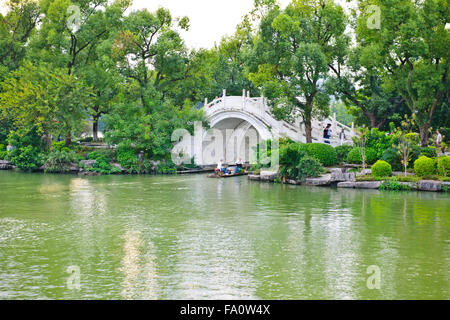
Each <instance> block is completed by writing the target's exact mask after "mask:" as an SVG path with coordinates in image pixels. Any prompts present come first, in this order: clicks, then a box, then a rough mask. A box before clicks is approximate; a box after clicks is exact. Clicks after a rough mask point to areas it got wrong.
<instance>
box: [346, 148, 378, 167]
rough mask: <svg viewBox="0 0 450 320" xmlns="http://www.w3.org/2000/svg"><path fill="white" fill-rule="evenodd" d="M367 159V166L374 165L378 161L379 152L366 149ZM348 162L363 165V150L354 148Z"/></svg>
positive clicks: (348, 156) (349, 154)
mask: <svg viewBox="0 0 450 320" xmlns="http://www.w3.org/2000/svg"><path fill="white" fill-rule="evenodd" d="M365 157H366V163H367V164H373V163H375V161H377V152H376V150H375V149H373V148H365ZM347 162H348V163H354V164H362V154H361V148H353V149H352V150H351V151H350V152H349V153H348V155H347Z"/></svg>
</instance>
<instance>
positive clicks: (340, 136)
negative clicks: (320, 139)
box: [339, 128, 347, 146]
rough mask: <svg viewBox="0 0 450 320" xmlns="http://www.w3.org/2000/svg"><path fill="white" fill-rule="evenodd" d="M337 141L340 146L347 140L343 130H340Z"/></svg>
mask: <svg viewBox="0 0 450 320" xmlns="http://www.w3.org/2000/svg"><path fill="white" fill-rule="evenodd" d="M339 139H340V140H341V146H342V145H343V144H344V142H345V140H347V137H346V136H345V129H344V128H342V130H341V132H339Z"/></svg>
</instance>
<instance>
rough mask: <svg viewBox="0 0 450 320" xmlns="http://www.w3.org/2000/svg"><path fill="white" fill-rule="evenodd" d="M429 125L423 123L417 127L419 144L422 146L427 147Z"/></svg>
mask: <svg viewBox="0 0 450 320" xmlns="http://www.w3.org/2000/svg"><path fill="white" fill-rule="evenodd" d="M429 128H430V127H429V125H428V124H425V125H423V126H420V127H419V131H420V145H421V146H422V147H428V137H429V132H428V129H429Z"/></svg>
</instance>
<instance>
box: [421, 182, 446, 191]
mask: <svg viewBox="0 0 450 320" xmlns="http://www.w3.org/2000/svg"><path fill="white" fill-rule="evenodd" d="M418 188H419V190H421V191H441V189H442V182H441V181H433V180H421V181H419V183H418Z"/></svg>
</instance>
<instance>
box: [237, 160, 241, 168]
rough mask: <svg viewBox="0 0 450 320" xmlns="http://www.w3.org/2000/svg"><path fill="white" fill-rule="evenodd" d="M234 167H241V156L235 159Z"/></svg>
mask: <svg viewBox="0 0 450 320" xmlns="http://www.w3.org/2000/svg"><path fill="white" fill-rule="evenodd" d="M236 167H238V168H242V159H241V158H238V159H237V160H236Z"/></svg>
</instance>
